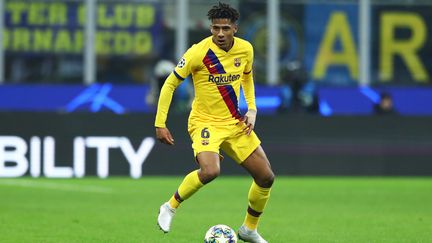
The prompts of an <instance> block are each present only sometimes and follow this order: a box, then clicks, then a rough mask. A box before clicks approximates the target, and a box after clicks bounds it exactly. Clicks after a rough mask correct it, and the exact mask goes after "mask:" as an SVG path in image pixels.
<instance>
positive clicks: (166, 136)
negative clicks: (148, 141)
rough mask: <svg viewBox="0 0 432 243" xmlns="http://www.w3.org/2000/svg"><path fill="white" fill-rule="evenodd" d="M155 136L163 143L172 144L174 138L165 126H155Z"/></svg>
mask: <svg viewBox="0 0 432 243" xmlns="http://www.w3.org/2000/svg"><path fill="white" fill-rule="evenodd" d="M156 138H157V139H158V140H159V141H161V142H162V143H164V144H168V145H174V138H173V137H172V135H171V133H170V131H169V130H168V128H166V127H156Z"/></svg>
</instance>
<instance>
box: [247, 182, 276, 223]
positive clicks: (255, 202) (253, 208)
mask: <svg viewBox="0 0 432 243" xmlns="http://www.w3.org/2000/svg"><path fill="white" fill-rule="evenodd" d="M270 190H271V188H263V187H260V186H258V185H257V184H256V183H255V181H253V182H252V185H251V187H250V189H249V195H248V199H249V207H248V210H247V213H246V218H245V220H244V223H243V224H244V225H245V226H246V227H247V228H249V229H251V230H255V229H256V228H257V226H258V221H259V216H260V215H261V213H262V212H263V211H264V208H265V206H266V204H267V201H268V199H269V197H270Z"/></svg>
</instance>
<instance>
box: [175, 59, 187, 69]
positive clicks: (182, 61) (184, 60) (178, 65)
mask: <svg viewBox="0 0 432 243" xmlns="http://www.w3.org/2000/svg"><path fill="white" fill-rule="evenodd" d="M185 64H186V59H184V57H182V59H180V61H179V63H178V64H177V67H179V68H182V67H184V65H185Z"/></svg>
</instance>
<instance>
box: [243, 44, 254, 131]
mask: <svg viewBox="0 0 432 243" xmlns="http://www.w3.org/2000/svg"><path fill="white" fill-rule="evenodd" d="M252 66H253V49H252V47H251V51H250V52H249V57H248V63H247V64H246V67H245V70H244V72H243V79H242V88H243V93H244V96H245V99H246V103H247V107H248V111H247V112H246V114H245V116H244V120H243V121H244V123H245V124H246V128H245V129H244V130H245V131H246V134H248V135H249V134H250V133H251V132H252V130H253V129H254V127H255V121H256V114H257V108H256V103H255V85H254V80H253V71H252Z"/></svg>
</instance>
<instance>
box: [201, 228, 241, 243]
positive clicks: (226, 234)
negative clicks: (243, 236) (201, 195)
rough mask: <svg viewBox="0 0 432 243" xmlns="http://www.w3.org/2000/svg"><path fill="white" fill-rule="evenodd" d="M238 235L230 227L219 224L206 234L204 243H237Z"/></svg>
mask: <svg viewBox="0 0 432 243" xmlns="http://www.w3.org/2000/svg"><path fill="white" fill-rule="evenodd" d="M236 242H237V234H236V232H235V231H234V230H233V229H232V228H231V227H229V226H227V225H224V224H218V225H214V226H212V227H210V229H209V230H207V233H206V234H205V238H204V243H236Z"/></svg>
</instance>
